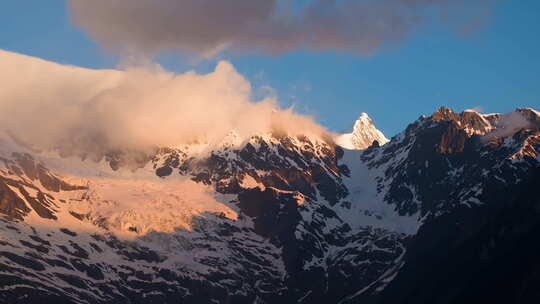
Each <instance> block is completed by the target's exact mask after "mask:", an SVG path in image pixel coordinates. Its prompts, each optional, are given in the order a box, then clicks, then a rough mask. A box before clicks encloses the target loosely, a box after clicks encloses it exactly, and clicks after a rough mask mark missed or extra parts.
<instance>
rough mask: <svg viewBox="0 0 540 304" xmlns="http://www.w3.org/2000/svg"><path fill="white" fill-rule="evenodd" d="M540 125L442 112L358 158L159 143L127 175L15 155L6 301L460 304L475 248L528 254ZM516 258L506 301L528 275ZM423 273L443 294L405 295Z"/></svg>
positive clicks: (301, 145) (268, 141) (3, 193)
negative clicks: (515, 281) (524, 239)
mask: <svg viewBox="0 0 540 304" xmlns="http://www.w3.org/2000/svg"><path fill="white" fill-rule="evenodd" d="M516 117H517V118H516ZM539 122H540V115H538V113H537V112H535V111H534V110H531V109H518V110H517V111H516V112H514V113H512V114H508V115H500V114H496V115H482V114H479V113H476V112H472V111H466V112H463V113H455V112H453V111H452V110H450V109H447V108H441V109H439V110H438V111H437V112H435V113H434V114H433V115H432V116H430V117H421V118H420V119H419V120H417V121H416V122H414V123H413V124H411V125H409V126H408V127H407V129H406V130H405V131H404V132H402V133H401V134H399V135H397V136H395V137H394V138H392V139H391V141H390V142H388V143H387V144H385V145H382V146H378V145H371V147H369V148H368V149H366V150H364V151H354V150H343V149H341V148H340V147H339V146H336V145H334V144H333V143H332V142H331V141H329V140H327V139H322V138H308V137H302V136H299V137H289V136H278V135H272V134H262V135H258V136H253V137H251V138H249V139H248V140H247V141H245V142H242V143H239V144H231V145H229V144H227V145H221V146H219V147H214V148H212V149H206V150H204V151H203V150H201V147H196V146H185V147H175V148H163V149H159V150H157V151H156V152H155V153H153V154H152V155H143V156H141V157H137V162H136V163H137V165H136V166H131V168H129V169H127V168H125V166H126V165H125V161H124V160H125V158H124V157H122V153H117V154H114V155H109V156H107V157H106V158H104V159H102V160H101V162H100V163H99V164H95V163H92V162H90V161H80V160H78V159H75V158H69V161H68V160H67V159H63V158H54V157H51V156H46V157H45V156H43V155H41V154H37V153H34V152H31V151H27V150H25V149H23V148H20V149H19V150H17V151H8V152H5V153H4V156H3V158H2V162H3V167H2V169H1V171H0V212H2V213H3V214H4V215H5V216H4V217H3V218H2V219H1V223H0V229H1V230H2V239H0V251H1V254H0V271H1V272H0V281H1V282H2V284H1V286H3V287H0V288H1V289H2V291H1V292H0V301H4V302H17V301H18V302H20V303H32V302H35V301H38V300H39V301H50V302H53V301H55V302H60V303H85V302H87V303H117V302H131V303H154V302H160V303H176V302H178V301H179V300H181V301H182V302H183V303H202V302H205V303H206V302H212V301H213V302H216V303H275V302H278V301H281V302H284V303H357V302H362V303H363V302H364V301H372V302H381V303H409V302H415V303H416V301H419V302H422V301H423V302H425V303H430V302H429V301H431V300H433V299H436V300H441V301H442V300H445V301H446V299H448V301H447V302H449V303H458V302H456V301H458V300H459V299H463V297H465V296H466V295H467V294H468V292H470V289H471V288H472V287H471V286H469V285H467V284H465V283H461V282H460V281H458V280H457V279H456V280H455V281H452V283H451V284H446V283H448V282H444V281H443V275H449V272H450V271H454V272H453V274H452V275H453V277H456V278H457V277H458V276H459V275H463V276H466V275H467V269H469V268H470V267H469V268H467V267H468V266H469V264H467V263H472V262H471V261H472V260H467V259H466V257H467V255H470V254H472V255H473V256H474V255H475V254H476V255H477V256H478V259H480V260H481V261H487V262H486V263H487V264H486V265H495V264H497V265H498V264H504V261H502V260H501V256H502V254H504V253H505V252H507V250H508V248H510V247H511V245H512V244H514V243H515V242H520V244H521V245H520V246H522V247H520V248H522V249H523V250H525V249H527V248H528V247H527V245H526V243H521V240H520V238H521V235H527V236H529V235H530V236H531V237H532V235H533V232H534V231H535V230H534V229H536V228H535V227H536V224H534V223H535V218H536V217H535V214H537V213H535V212H536V211H534V210H536V209H535V208H536V207H535V206H536V205H535V202H537V200H536V201H535V200H534V196H533V194H532V192H531V193H530V194H529V193H528V192H527V191H525V189H528V188H527V187H528V186H527V185H529V186H530V185H531V183H534V182H535V180H536V179H537V177H538V170H539V168H540V165H539V157H538V153H537V151H538V149H539V148H540V132H539V129H540V123H539ZM201 151H203V152H201ZM134 168H138V169H137V170H134V171H133V170H132V169H134ZM113 169H114V170H113ZM55 171H58V172H55ZM53 172H55V173H53ZM518 197H519V201H522V202H527V203H524V204H523V205H522V206H519V207H516V204H517V202H516V200H517V198H518ZM506 212H510V213H508V214H514V215H515V218H513V217H511V216H504V214H505V213H506ZM524 213H527V214H526V215H525V214H524ZM521 216H526V219H527V220H525V221H524V222H523V223H519V218H520V217H521ZM494 223H501V227H495V226H493V225H494ZM502 227H506V228H502ZM501 229H503V230H505V229H521V230H519V231H520V232H515V233H514V232H501V231H502V230H501ZM505 231H506V230H505ZM516 231H517V230H516ZM498 234H501V235H500V236H497V237H498V238H502V239H501V241H500V242H499V239H495V240H494V241H493V242H494V244H493V243H492V242H491V236H495V235H498ZM477 240H478V241H479V242H478V244H476V243H475V242H476V241H477ZM499 243H500V244H502V245H500V247H499ZM467 244H475V245H474V246H472V247H471V246H469V245H467ZM531 248H532V247H531ZM532 249H534V248H532ZM454 253H459V254H454ZM486 256H487V258H486ZM528 257H529V258H528V260H526V262H525V261H523V263H533V264H534V263H536V262H535V260H534V258H533V257H532V256H531V255H529V256H528ZM441 263H446V264H445V265H454V266H455V267H456V268H454V269H452V268H451V267H450V266H445V267H441V266H440V265H442V264H441ZM504 265H506V264H504ZM520 265H521V266H520V267H521V268H519V269H522V270H520V271H517V270H516V272H515V275H516V277H519V278H520V279H521V280H522V281H520V282H522V283H520V284H521V285H519V286H516V287H515V290H518V287H519V288H521V287H523V286H530V285H526V284H532V283H531V282H537V281H535V280H536V279H535V277H534V276H533V274H534V272H533V270H531V271H528V270H526V267H525V265H522V264H520ZM527 265H528V264H527ZM534 265H536V264H534ZM465 266H467V267H465ZM505 267H506V266H505ZM438 269H441V271H440V273H438ZM481 269H482V268H477V269H476V270H475V271H481ZM417 271H418V272H421V273H423V274H424V275H423V276H422V279H423V280H425V282H424V284H428V285H429V286H430V288H429V290H437V291H439V293H437V294H435V293H434V292H428V291H426V289H424V288H422V287H421V286H420V285H417V284H412V282H415V280H416V272H417ZM450 277H452V276H450ZM453 277H452V278H453ZM413 279H414V280H413ZM494 280H495V279H494ZM497 280H498V281H497V282H499V283H501V284H502V282H503V281H504V280H503V278H502V277H498V279H497ZM463 282H465V281H463ZM475 282H477V281H475ZM478 282H479V281H478ZM523 284H525V285H523ZM467 286H468V287H467ZM523 288H525V287H523ZM450 290H453V291H455V292H454V293H452V294H449V292H450ZM516 292H517V291H516ZM509 294H510V293H509ZM531 296H534V293H533V292H532V291H531V292H528V293H525V295H523V297H524V298H523V299H529V298H530V297H531ZM431 303H433V302H431Z"/></svg>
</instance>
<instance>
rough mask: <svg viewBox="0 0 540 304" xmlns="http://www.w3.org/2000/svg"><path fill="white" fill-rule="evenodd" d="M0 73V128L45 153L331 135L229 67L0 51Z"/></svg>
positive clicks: (224, 63) (224, 64)
mask: <svg viewBox="0 0 540 304" xmlns="http://www.w3.org/2000/svg"><path fill="white" fill-rule="evenodd" d="M0 66H1V67H2V70H1V71H0V83H2V89H1V90H0V122H1V123H0V127H1V128H2V129H3V130H5V131H9V132H11V133H12V134H14V135H15V136H16V137H17V138H18V139H21V140H23V141H25V142H28V143H31V144H33V145H35V146H36V147H39V148H59V147H61V148H64V149H74V150H76V151H81V152H84V153H88V154H92V153H94V152H95V153H96V154H98V155H99V153H103V152H104V151H109V150H115V149H145V148H153V147H160V146H175V145H180V144H184V143H190V142H194V141H199V142H200V141H207V142H213V141H218V140H220V139H223V138H224V137H225V136H226V135H227V134H228V133H229V132H230V131H231V130H234V131H235V132H237V133H238V135H239V136H240V137H241V138H242V137H247V136H251V135H253V134H258V133H265V132H276V131H278V132H286V133H289V134H291V135H294V134H297V133H298V134H300V133H305V134H310V133H311V134H317V135H323V134H325V131H324V129H323V128H322V127H320V126H319V125H317V124H316V123H314V122H313V120H312V119H311V118H309V117H306V116H301V115H298V114H295V113H294V112H293V111H292V110H290V109H289V110H281V109H279V108H278V107H277V105H276V102H275V100H273V99H271V98H267V99H264V100H260V101H253V100H252V99H251V95H252V94H251V85H250V83H249V82H248V81H247V80H246V79H245V78H244V77H243V76H242V75H240V74H239V73H238V72H237V71H236V70H235V69H234V67H233V66H232V65H231V64H230V63H228V62H224V61H223V62H219V63H218V64H217V66H216V68H215V70H214V71H213V72H211V73H209V74H205V75H201V74H197V73H196V72H187V73H184V74H175V73H171V72H167V71H164V70H163V69H162V68H160V67H159V66H154V67H150V68H149V67H146V68H130V69H127V70H125V71H118V70H91V69H85V68H79V67H73V66H66V65H60V64H56V63H52V62H48V61H44V60H40V59H37V58H33V57H28V56H24V55H19V54H15V53H11V52H6V51H2V50H0ZM76 151H75V152H76Z"/></svg>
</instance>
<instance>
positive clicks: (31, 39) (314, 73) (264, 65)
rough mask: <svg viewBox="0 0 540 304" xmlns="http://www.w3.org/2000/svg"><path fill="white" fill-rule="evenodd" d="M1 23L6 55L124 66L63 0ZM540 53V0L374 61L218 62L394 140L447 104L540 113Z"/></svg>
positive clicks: (167, 61)
mask: <svg viewBox="0 0 540 304" xmlns="http://www.w3.org/2000/svg"><path fill="white" fill-rule="evenodd" d="M29 3H31V4H29ZM0 20H2V21H1V24H2V26H1V27H0V48H1V49H6V50H10V51H15V52H19V53H24V54H28V55H32V56H37V57H41V58H45V59H48V60H53V61H57V62H62V63H67V64H73V65H79V66H85V67H92V68H107V67H114V66H115V64H116V63H117V61H118V58H117V57H116V56H114V55H112V54H109V53H106V52H105V51H103V50H102V49H101V48H100V47H99V46H98V45H96V44H95V43H94V42H92V41H91V40H90V38H89V37H88V36H87V35H86V34H85V33H84V32H83V31H81V30H80V29H78V28H76V27H74V26H73V25H71V23H70V22H69V16H68V13H67V10H66V4H65V1H63V0H48V1H32V2H28V1H19V0H4V1H2V9H1V10H0ZM539 57H540V1H537V0H520V1H510V0H506V1H502V2H501V4H499V5H498V6H496V8H495V10H494V12H493V15H492V16H491V19H490V21H489V22H488V23H487V24H485V25H484V26H483V27H481V28H480V29H479V30H477V31H476V32H474V33H473V34H469V35H467V36H465V37H463V36H460V35H459V34H458V33H457V32H456V31H455V30H454V29H452V28H450V27H448V26H445V25H442V24H440V25H433V26H430V27H423V28H422V29H420V30H419V31H417V32H415V33H413V35H412V36H410V37H409V39H406V40H405V41H403V42H402V43H399V44H396V45H394V46H392V47H391V48H388V49H385V50H383V51H381V52H378V53H376V54H374V55H372V56H361V55H354V54H346V53H338V52H320V53H316V52H306V51H296V52H292V53H287V54H284V55H280V56H267V55H257V54H251V55H232V56H231V55H229V56H221V57H220V58H218V59H226V60H229V61H231V62H232V63H233V64H234V66H235V67H236V68H237V69H238V70H239V71H240V73H242V74H243V75H245V76H246V77H247V78H248V79H249V80H250V81H251V82H252V83H253V84H254V86H255V87H262V86H271V87H273V88H274V89H275V90H276V92H277V94H278V97H279V100H280V103H281V104H282V106H290V105H292V104H294V105H295V108H296V109H297V111H299V112H302V113H308V114H311V115H314V116H315V118H316V119H317V121H319V122H320V123H321V124H323V125H325V126H326V127H328V128H329V129H330V130H333V131H346V130H347V129H348V128H350V127H351V124H352V122H353V121H354V120H355V119H356V117H357V116H358V115H359V114H360V112H368V113H369V114H370V116H372V118H373V119H374V120H375V123H376V124H377V126H378V127H379V128H380V129H381V130H382V131H383V132H385V133H386V134H387V135H390V136H391V135H394V134H396V133H397V132H399V131H401V130H402V129H404V128H405V126H406V125H407V124H408V123H410V122H412V121H413V120H415V119H416V118H417V117H418V116H420V115H422V114H430V113H431V112H433V111H434V110H435V109H436V108H437V107H439V106H441V105H445V106H450V107H452V108H454V109H456V110H463V109H467V108H475V107H480V108H481V109H483V111H484V112H507V111H511V110H512V109H514V108H516V107H525V106H527V107H535V108H540V58H539ZM215 60H217V59H215ZM215 60H207V61H203V62H199V63H197V64H196V65H194V64H193V63H192V61H191V60H188V59H186V58H184V57H180V56H175V55H172V54H170V55H168V56H162V57H161V58H160V59H159V61H160V63H162V64H163V65H164V66H165V67H166V68H168V69H170V70H173V71H177V72H181V71H185V70H188V69H197V70H199V71H201V72H206V71H208V70H211V69H212V68H213V66H214V65H215Z"/></svg>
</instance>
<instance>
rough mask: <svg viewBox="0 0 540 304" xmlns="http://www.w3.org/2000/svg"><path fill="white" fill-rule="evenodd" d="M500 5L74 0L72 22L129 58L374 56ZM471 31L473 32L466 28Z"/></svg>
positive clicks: (399, 0) (436, 0) (447, 0)
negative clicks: (440, 24)
mask: <svg viewBox="0 0 540 304" xmlns="http://www.w3.org/2000/svg"><path fill="white" fill-rule="evenodd" d="M494 1H496V0H475V1H470V0H308V1H300V0H298V1H297V0H226V1H224V0H158V1H157V0H156V1H152V0H91V1H90V0H69V2H68V3H69V8H70V12H71V16H72V20H73V22H74V23H75V24H77V25H79V26H80V27H82V28H83V29H85V30H86V31H88V32H89V33H90V35H91V36H92V37H93V38H94V39H96V40H97V41H98V42H99V43H102V44H103V45H105V46H106V47H107V48H109V49H113V50H116V51H121V52H132V53H142V54H145V55H149V54H153V53H155V52H158V51H162V50H171V49H172V50H179V51H183V52H188V53H195V54H198V55H202V56H210V55H213V54H216V53H218V52H220V51H222V50H224V49H232V50H234V51H240V52H243V51H263V52H267V53H272V54H278V53H283V52H287V51H291V50H296V49H307V50H315V51H326V50H344V51H350V52H355V53H362V54H370V53H372V52H374V51H375V50H377V49H379V48H380V47H381V46H383V45H386V44H392V43H394V42H396V41H399V40H401V39H403V38H404V37H406V36H407V35H408V34H409V33H410V32H411V31H413V30H414V29H416V28H417V26H419V25H421V24H425V23H428V22H427V21H426V20H428V19H433V18H432V17H433V16H439V17H440V18H443V19H447V20H448V21H450V23H457V24H461V25H463V26H469V27H470V26H473V25H477V24H478V23H479V22H481V21H480V20H484V19H485V17H486V15H488V14H487V12H488V11H489V8H490V4H491V3H492V2H494ZM464 28H466V27H464Z"/></svg>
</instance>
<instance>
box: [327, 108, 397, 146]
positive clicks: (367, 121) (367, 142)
mask: <svg viewBox="0 0 540 304" xmlns="http://www.w3.org/2000/svg"><path fill="white" fill-rule="evenodd" d="M375 141H377V142H378V143H379V144H380V145H384V144H385V143H387V142H388V139H387V138H386V137H385V136H384V134H383V133H382V132H381V131H379V130H378V129H377V128H376V127H375V124H374V123H373V120H372V119H371V117H369V115H368V114H367V113H365V112H362V113H361V114H360V116H359V117H358V119H357V120H356V121H355V122H354V125H353V131H352V133H347V134H342V135H339V136H337V137H336V138H335V142H336V144H337V145H339V146H341V147H343V148H345V149H349V150H363V149H366V148H368V147H369V146H371V145H372V144H373V142H375Z"/></svg>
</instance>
